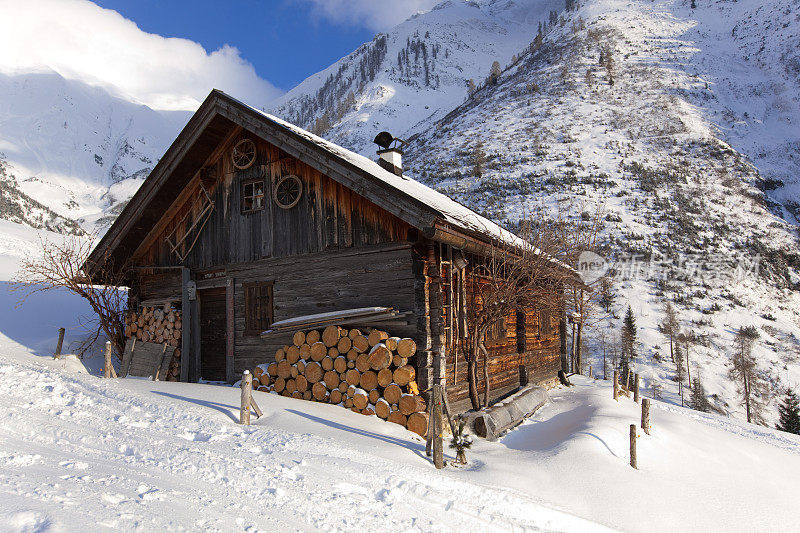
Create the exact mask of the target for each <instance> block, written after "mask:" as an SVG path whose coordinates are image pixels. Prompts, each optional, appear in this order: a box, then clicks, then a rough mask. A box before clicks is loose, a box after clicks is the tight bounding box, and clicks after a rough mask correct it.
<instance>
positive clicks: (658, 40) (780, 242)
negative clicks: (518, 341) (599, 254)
mask: <svg viewBox="0 0 800 533" xmlns="http://www.w3.org/2000/svg"><path fill="white" fill-rule="evenodd" d="M692 3H696V6H697V7H696V8H694V9H693V8H692ZM558 4H559V5H558V6H557V7H556V6H555V5H554V4H549V3H539V2H532V1H531V2H522V1H518V2H500V1H494V2H444V3H442V4H440V5H439V6H437V8H435V9H434V10H432V11H431V12H430V13H426V14H422V15H419V16H416V17H414V18H412V19H410V20H408V21H406V22H404V23H403V24H401V25H399V26H397V27H396V28H394V29H393V30H391V31H390V32H388V33H386V34H382V35H379V36H377V37H376V39H375V40H374V41H373V42H372V43H368V44H366V45H364V46H363V47H361V48H359V50H357V51H356V52H354V53H353V54H351V55H350V56H348V57H346V58H343V59H342V60H340V61H339V62H338V63H336V64H334V65H332V66H331V67H330V68H328V69H326V70H325V71H323V72H321V73H320V74H318V75H316V76H312V77H311V78H309V79H308V80H306V81H305V82H304V83H303V84H301V85H300V86H298V87H297V88H296V89H295V90H293V91H290V92H289V93H287V95H285V97H284V100H283V101H282V102H281V103H280V105H278V106H276V107H275V109H273V111H274V112H276V113H278V114H281V115H283V116H284V117H286V118H288V119H290V120H293V121H296V122H299V123H301V124H305V125H306V126H312V127H314V128H315V129H316V130H317V131H318V132H320V133H322V134H323V135H324V136H325V137H327V138H329V139H331V140H334V141H335V142H338V143H341V144H344V145H345V146H347V147H349V148H351V149H354V150H356V151H359V152H361V153H363V154H365V155H371V156H373V157H374V150H375V147H374V145H372V144H371V140H372V138H373V136H374V135H375V133H376V132H377V131H379V130H382V129H385V130H389V131H391V132H392V133H394V134H395V135H398V136H400V137H403V138H406V139H409V140H410V141H411V143H410V145H409V146H408V147H406V149H405V152H406V166H407V170H408V173H410V174H411V175H413V176H414V177H416V178H417V179H420V180H422V181H424V182H426V183H428V184H430V185H432V186H435V187H437V188H438V189H439V190H441V191H443V192H445V193H447V194H449V195H451V196H453V197H455V198H457V199H459V200H460V201H462V202H463V203H465V204H467V205H469V206H471V207H473V208H475V209H477V210H479V211H482V212H484V213H486V214H488V215H489V216H492V217H494V218H497V219H498V220H501V221H505V223H506V224H507V225H508V226H509V227H513V226H514V225H515V223H516V221H517V220H518V219H520V218H522V217H525V216H528V215H530V214H531V213H543V215H541V216H543V217H545V218H543V220H546V217H547V216H551V215H555V214H556V213H557V212H561V213H566V214H567V216H568V217H569V218H570V219H571V220H572V221H574V222H575V223H576V224H577V223H579V222H580V220H582V219H586V218H588V219H591V218H592V216H593V214H594V213H596V212H598V210H600V211H601V212H602V216H603V224H602V228H601V233H602V241H603V242H604V243H606V244H605V248H604V250H603V251H604V255H605V257H606V259H607V260H608V261H609V263H611V265H612V271H611V272H612V274H614V273H615V272H616V276H615V279H616V283H615V286H614V296H615V304H614V305H613V306H612V310H611V311H612V314H611V315H610V316H608V317H605V318H603V317H602V315H604V313H602V312H599V311H598V312H596V313H595V316H596V317H598V318H597V320H596V321H595V323H594V324H593V327H592V328H591V329H590V332H589V335H588V336H589V338H588V340H587V343H588V345H589V347H590V348H591V351H592V352H593V353H594V360H592V361H590V363H591V364H592V365H593V368H594V372H595V374H597V373H598V372H599V371H598V368H601V367H602V358H603V355H602V354H603V353H604V352H605V353H606V355H607V359H608V366H609V367H610V366H611V360H612V359H613V358H615V355H614V354H615V353H616V352H617V350H616V348H617V347H616V341H615V340H614V339H615V335H616V334H615V333H614V332H615V331H618V327H619V317H621V316H622V315H623V314H624V312H625V309H626V308H627V306H628V305H630V306H631V308H632V310H633V311H634V314H635V315H636V317H637V321H638V326H639V327H638V337H639V346H638V352H639V356H638V358H637V360H636V361H634V366H635V367H636V369H637V372H639V373H641V374H642V376H643V378H644V383H645V386H646V387H647V388H648V389H649V388H651V387H652V385H653V384H655V385H656V386H657V389H660V394H661V395H662V396H664V397H666V398H668V399H670V400H671V401H673V402H676V403H679V402H680V401H681V400H680V399H679V398H678V396H677V390H678V389H677V386H676V383H675V381H674V378H675V376H676V369H675V366H674V364H673V362H672V361H671V358H670V352H669V343H668V340H667V338H666V337H665V336H664V335H663V334H662V333H660V331H659V324H660V323H661V322H662V321H663V318H664V315H663V307H664V305H665V304H666V302H670V303H672V304H673V305H675V306H676V307H677V308H678V311H679V317H680V319H681V330H682V331H683V332H684V333H686V334H687V335H688V337H689V338H690V339H691V341H690V342H689V365H688V366H689V375H690V377H691V378H692V379H694V378H695V377H697V378H700V379H701V380H702V382H703V385H704V387H705V389H706V390H707V391H708V398H709V401H710V402H711V405H712V408H713V409H715V410H718V411H720V412H723V413H726V414H731V415H733V416H739V417H741V416H743V409H742V407H741V406H740V405H739V402H738V398H739V393H738V392H737V389H736V386H735V384H734V383H732V382H731V381H730V380H729V379H728V371H729V370H730V357H731V354H732V353H733V345H734V334H735V332H736V331H737V330H738V329H739V328H740V327H744V326H754V327H755V328H756V331H757V332H758V334H759V338H758V341H757V342H756V346H755V349H754V350H755V351H754V353H755V354H756V356H757V360H758V367H757V371H758V375H759V376H760V377H761V378H762V379H763V380H764V381H765V382H766V383H767V384H768V387H769V389H770V391H771V392H772V393H774V394H780V393H781V392H782V391H783V390H784V388H785V387H786V386H787V385H796V380H797V376H798V375H799V374H798V372H799V371H800V252H798V232H797V223H798V222H800V219H799V217H800V211H798V205H799V204H798V201H799V200H798V198H800V194H799V193H800V105H799V104H800V82H798V79H799V78H798V73H799V72H800V52H798V50H800V17H799V16H798V12H799V10H798V8H799V7H800V2H798V1H797V0H777V1H773V0H771V1H758V2H735V1H728V0H718V1H712V0H696V2H692V1H691V0H655V1H653V2H638V1H631V0H585V1H583V2H580V3H576V2H567V4H568V7H569V8H570V9H567V10H565V9H563V8H564V7H565V4H564V3H561V2H559V3H558ZM553 9H558V10H559V11H558V13H552V12H551V11H552V10H553ZM519 13H523V14H524V16H518V14H519ZM540 20H541V21H543V22H544V23H545V26H544V28H543V29H542V33H541V35H540V36H537V34H538V33H539V21H540ZM473 28H482V29H480V30H478V31H477V32H476V33H474V34H473V33H472V32H471V29H473ZM492 28H493V29H494V30H493V29H492ZM495 30H496V31H495ZM423 45H424V47H423ZM420 49H422V50H428V58H429V59H428V62H427V63H425V62H424V61H423V60H424V58H425V53H424V52H423V53H421V54H420V55H419V58H418V56H417V55H416V54H414V50H420ZM431 50H436V58H435V61H434V60H432V59H430V58H431V55H432V54H431V52H430V51H431ZM406 57H409V58H410V59H409V62H408V63H407V62H406ZM442 57H445V58H446V59H447V61H444V60H442V59H441V58H442ZM493 60H497V61H499V63H500V66H501V68H500V69H499V71H500V72H495V74H496V75H493V76H490V68H491V63H492V61H493ZM448 61H449V62H448ZM364 64H366V65H368V66H369V68H367V69H366V70H365V71H364V75H363V76H362V75H361V72H362V70H363V69H362V67H361V65H364ZM426 65H427V75H426V74H425V72H426V70H425V66H426ZM456 66H461V70H459V69H458V68H456ZM407 72H410V74H406V73H407ZM432 73H433V76H432ZM437 75H438V78H436V76H437ZM470 78H471V79H473V80H474V81H475V83H476V84H477V85H478V87H477V88H476V90H475V91H474V94H472V95H471V96H470V95H469V94H468V91H467V89H466V87H467V84H468V80H469V79H470ZM431 79H433V80H434V81H433V82H431ZM426 81H427V83H426ZM437 83H438V84H439V85H438V86H436V84H437ZM431 84H433V85H434V86H431ZM350 91H352V96H350V94H351V93H350ZM450 106H452V107H450ZM609 328H611V329H609ZM657 393H658V392H657ZM687 394H688V393H687ZM758 400H759V401H762V402H764V403H766V404H767V406H766V408H765V410H764V413H765V415H764V416H765V420H770V419H772V418H774V411H775V408H774V406H770V403H769V402H770V401H771V399H770V396H769V395H768V394H765V395H762V396H760V397H759V398H758Z"/></svg>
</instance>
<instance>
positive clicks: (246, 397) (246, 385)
mask: <svg viewBox="0 0 800 533" xmlns="http://www.w3.org/2000/svg"><path fill="white" fill-rule="evenodd" d="M252 394H253V375H252V374H250V371H249V370H245V371H244V374H243V375H242V403H241V407H240V409H239V423H240V424H244V425H245V426H249V425H250V404H251V403H252V401H253V396H252Z"/></svg>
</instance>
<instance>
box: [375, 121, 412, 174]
mask: <svg viewBox="0 0 800 533" xmlns="http://www.w3.org/2000/svg"><path fill="white" fill-rule="evenodd" d="M373 142H374V143H375V144H377V145H378V146H380V147H381V149H380V150H378V152H377V153H378V164H379V165H380V166H381V167H383V168H384V169H386V170H388V171H389V172H392V173H394V174H396V175H398V176H402V175H403V151H402V150H401V149H400V146H401V145H406V144H408V143H407V142H406V141H404V140H403V139H398V138H397V137H395V136H394V135H392V134H391V133H389V132H388V131H382V132H380V133H379V134H378V135H377V136H376V137H375V140H374V141H373Z"/></svg>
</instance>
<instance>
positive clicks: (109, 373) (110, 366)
mask: <svg viewBox="0 0 800 533" xmlns="http://www.w3.org/2000/svg"><path fill="white" fill-rule="evenodd" d="M105 357H106V360H105V365H104V366H105V368H104V369H103V377H105V378H115V377H117V371H116V370H114V363H112V362H111V341H106V353H105Z"/></svg>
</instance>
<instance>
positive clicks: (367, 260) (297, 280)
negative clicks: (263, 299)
mask: <svg viewBox="0 0 800 533" xmlns="http://www.w3.org/2000/svg"><path fill="white" fill-rule="evenodd" d="M226 275H227V276H228V277H230V278H233V279H234V283H235V292H234V307H235V315H234V316H235V331H236V333H235V335H236V340H235V347H234V350H235V358H234V374H235V375H241V373H242V372H243V371H244V370H245V369H252V368H253V367H254V366H256V365H257V364H261V363H264V362H270V361H271V360H272V357H274V354H275V353H276V351H277V350H278V349H279V348H281V347H282V346H284V345H286V344H290V341H291V335H288V334H276V335H273V336H270V337H269V338H267V339H262V338H261V337H260V336H258V335H245V333H244V330H245V324H244V321H245V308H244V283H247V282H254V281H274V284H273V300H274V302H273V312H274V319H275V320H276V321H278V320H284V319H287V318H292V317H296V316H302V315H309V314H316V313H324V312H328V311H335V310H340V309H350V308H357V307H370V306H385V307H394V308H395V309H398V310H400V311H412V310H413V309H414V274H413V271H412V255H411V247H410V245H405V244H401V243H397V244H383V245H375V246H369V247H362V248H352V249H349V250H340V251H336V252H322V253H315V254H308V255H304V256H300V257H291V258H280V259H277V258H276V259H266V260H262V261H258V262H254V263H245V264H240V265H232V266H230V267H228V268H227V269H226ZM411 322H412V324H411V325H406V326H400V325H393V326H392V333H393V334H395V335H399V336H403V337H411V338H413V339H414V340H415V341H416V340H417V339H418V335H417V329H416V324H414V323H413V322H414V321H413V319H412V320H411Z"/></svg>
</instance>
